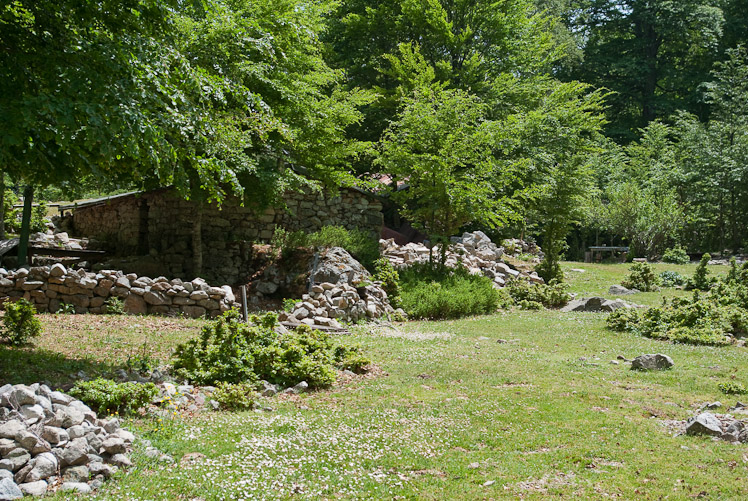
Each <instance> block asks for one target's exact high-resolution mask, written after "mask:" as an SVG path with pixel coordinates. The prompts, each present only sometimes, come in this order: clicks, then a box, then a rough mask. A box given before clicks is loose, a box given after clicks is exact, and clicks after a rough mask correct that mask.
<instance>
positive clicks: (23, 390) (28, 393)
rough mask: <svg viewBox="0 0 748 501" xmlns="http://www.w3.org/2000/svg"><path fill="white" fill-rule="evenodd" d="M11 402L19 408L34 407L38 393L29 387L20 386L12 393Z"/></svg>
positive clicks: (14, 388) (15, 387)
mask: <svg viewBox="0 0 748 501" xmlns="http://www.w3.org/2000/svg"><path fill="white" fill-rule="evenodd" d="M9 398H10V401H11V402H12V403H15V404H16V405H18V406H22V405H34V404H35V403H36V393H35V392H34V390H32V389H31V388H29V387H28V386H25V385H22V384H19V385H16V386H14V387H13V389H12V390H11V391H10V397H9Z"/></svg>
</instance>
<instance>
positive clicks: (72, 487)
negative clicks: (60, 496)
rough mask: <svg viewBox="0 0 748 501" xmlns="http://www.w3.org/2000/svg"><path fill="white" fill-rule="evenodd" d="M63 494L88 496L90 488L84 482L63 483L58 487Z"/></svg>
mask: <svg viewBox="0 0 748 501" xmlns="http://www.w3.org/2000/svg"><path fill="white" fill-rule="evenodd" d="M60 490H61V491H63V492H69V491H75V492H78V493H80V494H90V493H91V486H90V485H88V484H87V483H85V482H65V483H63V484H62V486H60Z"/></svg>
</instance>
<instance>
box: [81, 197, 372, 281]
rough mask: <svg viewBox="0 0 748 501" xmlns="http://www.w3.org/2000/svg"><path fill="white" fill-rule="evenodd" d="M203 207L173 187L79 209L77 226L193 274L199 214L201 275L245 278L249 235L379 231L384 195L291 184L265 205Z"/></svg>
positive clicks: (123, 249) (169, 270) (168, 271)
mask: <svg viewBox="0 0 748 501" xmlns="http://www.w3.org/2000/svg"><path fill="white" fill-rule="evenodd" d="M283 205H285V206H283ZM200 210H201V213H198V206H197V205H196V204H195V203H194V202H191V201H187V200H184V199H182V198H181V197H179V196H178V195H177V194H176V193H175V192H173V191H171V190H157V191H152V192H146V193H143V194H140V195H137V196H136V195H133V196H131V197H123V198H120V199H114V200H111V201H110V202H109V203H106V204H102V205H98V206H93V207H84V208H81V209H77V210H76V211H74V213H73V217H72V226H73V228H72V230H73V232H74V234H76V235H78V236H85V237H90V238H95V239H97V240H99V241H102V242H104V243H105V244H106V246H107V247H108V248H109V249H110V250H115V251H116V252H117V253H118V254H120V255H128V254H134V253H136V252H138V251H140V252H141V253H145V252H147V253H148V254H150V256H151V257H153V258H155V259H156V260H157V261H158V263H159V264H160V265H161V266H162V267H163V272H162V274H164V275H167V276H172V277H181V278H183V279H191V278H194V276H195V275H196V274H195V273H194V270H193V265H194V255H195V252H194V251H193V242H194V241H195V240H194V238H193V237H194V234H193V232H194V228H195V227H196V226H195V221H196V220H197V219H198V218H199V220H200V240H201V241H202V256H203V263H202V271H201V273H200V276H203V277H205V278H206V279H208V280H210V281H213V282H221V283H238V282H240V281H243V280H245V279H246V278H247V276H246V275H247V272H246V270H248V269H249V264H250V263H251V261H252V243H253V242H269V241H270V239H271V238H272V236H273V233H274V231H275V228H276V227H282V228H285V229H287V230H289V231H298V230H303V231H306V232H313V231H317V230H319V229H320V228H322V227H324V226H343V227H345V228H348V229H354V228H359V229H363V230H365V231H370V232H371V233H372V235H373V236H375V235H378V234H379V232H380V230H381V227H382V224H383V216H382V205H381V203H380V202H379V201H378V200H376V199H375V198H373V197H371V196H369V195H366V194H364V193H362V192H359V191H356V190H341V191H340V192H339V193H338V194H337V195H334V196H333V195H331V194H324V193H318V192H313V191H311V190H310V189H304V190H299V191H289V192H287V193H286V195H285V197H284V200H283V204H279V206H278V207H271V208H268V209H265V210H264V211H261V212H256V211H254V210H253V209H252V208H251V207H243V206H241V204H240V201H239V199H237V198H229V199H228V200H227V201H226V202H225V203H224V204H223V206H222V207H221V208H219V207H218V206H217V205H215V204H210V205H206V206H203V208H202V209H200Z"/></svg>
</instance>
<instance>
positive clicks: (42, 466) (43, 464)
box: [25, 452, 57, 482]
mask: <svg viewBox="0 0 748 501" xmlns="http://www.w3.org/2000/svg"><path fill="white" fill-rule="evenodd" d="M55 473H57V458H56V457H55V456H54V454H52V453H51V452H43V453H42V454H39V455H38V456H36V457H35V458H34V459H33V460H32V468H31V471H30V472H29V473H28V474H27V475H26V479H25V481H26V482H36V481H38V480H46V479H48V478H49V477H51V476H53V475H54V474H55Z"/></svg>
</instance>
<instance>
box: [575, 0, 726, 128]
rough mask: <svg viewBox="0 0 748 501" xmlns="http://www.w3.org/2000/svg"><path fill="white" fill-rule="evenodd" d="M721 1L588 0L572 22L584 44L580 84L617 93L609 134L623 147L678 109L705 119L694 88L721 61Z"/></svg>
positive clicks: (577, 75)
mask: <svg viewBox="0 0 748 501" xmlns="http://www.w3.org/2000/svg"><path fill="white" fill-rule="evenodd" d="M721 5H722V2H721V1H719V0H679V1H677V2H675V1H670V0H587V2H586V5H584V6H583V8H582V9H581V10H577V11H574V16H573V18H572V19H570V21H569V22H571V23H573V27H572V30H573V31H574V32H575V33H578V34H580V37H581V39H582V40H584V61H583V63H582V64H581V65H580V67H579V68H578V69H577V70H575V71H572V72H571V74H570V75H569V76H570V77H571V78H575V79H580V80H582V81H585V82H588V83H590V84H592V85H595V86H598V87H606V88H608V89H610V90H612V91H614V92H615V94H613V95H612V96H611V97H610V98H609V103H610V105H611V106H610V107H609V113H608V115H609V119H610V125H609V126H608V133H609V134H610V135H612V136H613V137H615V138H616V139H617V140H619V141H623V142H628V141H630V140H632V139H634V138H635V137H636V136H637V130H639V129H641V128H644V127H646V125H647V124H648V123H649V122H650V121H652V120H654V119H656V118H667V117H669V116H670V115H671V114H672V113H674V112H675V111H676V110H678V109H685V110H689V111H691V112H693V113H696V114H698V115H700V116H702V117H705V116H706V115H707V113H708V108H707V107H706V106H704V104H703V102H702V101H701V99H700V98H701V96H700V93H699V92H698V86H699V84H700V83H701V82H702V81H703V75H704V74H706V73H708V71H709V70H710V68H711V66H712V64H713V62H714V61H715V60H717V59H718V57H719V43H720V40H721V37H722V27H723V24H724V17H723V13H722V9H721V8H720V6H721Z"/></svg>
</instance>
